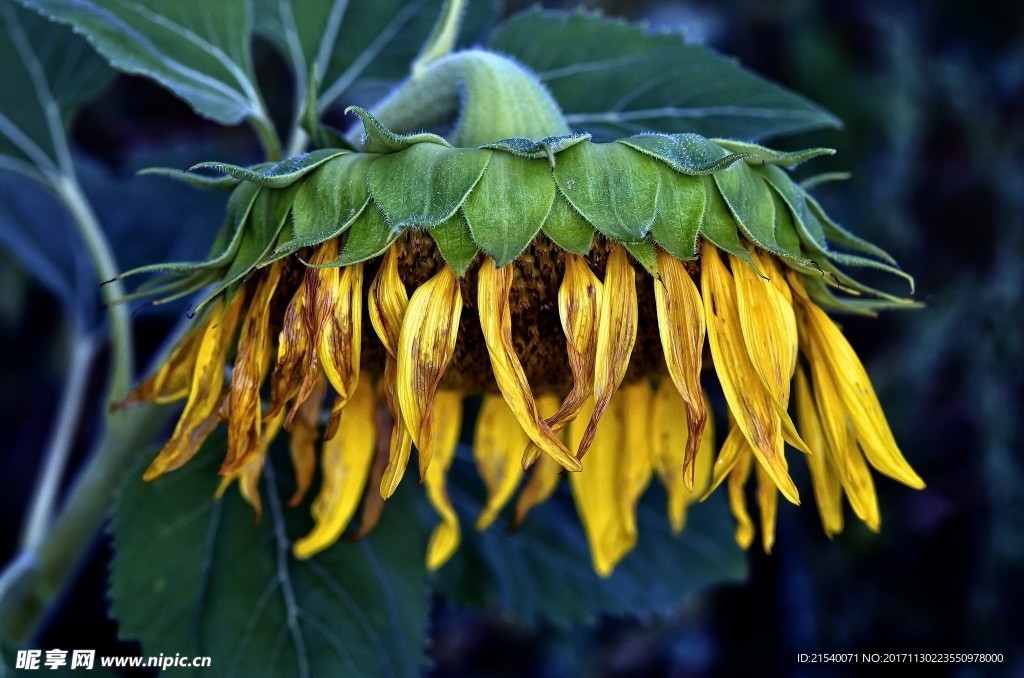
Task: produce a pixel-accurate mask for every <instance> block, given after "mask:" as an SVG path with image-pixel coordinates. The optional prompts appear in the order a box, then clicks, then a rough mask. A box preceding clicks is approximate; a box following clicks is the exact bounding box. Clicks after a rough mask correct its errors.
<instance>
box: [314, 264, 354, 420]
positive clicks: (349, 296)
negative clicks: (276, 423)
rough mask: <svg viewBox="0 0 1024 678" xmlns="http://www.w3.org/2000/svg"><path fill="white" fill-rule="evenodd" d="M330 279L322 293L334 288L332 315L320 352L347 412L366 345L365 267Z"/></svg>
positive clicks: (347, 267) (324, 284) (323, 285)
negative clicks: (364, 345)
mask: <svg viewBox="0 0 1024 678" xmlns="http://www.w3.org/2000/svg"><path fill="white" fill-rule="evenodd" d="M324 270H325V271H334V272H335V275H334V276H331V277H329V278H327V276H325V278H327V280H324V281H323V282H322V284H321V287H320V290H321V292H326V291H327V290H328V284H333V285H334V288H333V289H332V290H330V292H329V293H328V298H329V299H330V303H331V304H332V305H333V309H332V312H331V313H330V315H329V316H328V318H327V321H326V322H325V323H324V326H323V333H322V334H321V335H320V342H319V343H318V344H317V351H318V355H319V357H320V365H321V367H322V368H323V371H324V374H326V375H327V380H328V381H329V382H330V383H331V386H333V387H334V390H335V391H337V393H338V396H339V398H340V400H341V401H342V403H341V405H340V406H337V405H336V407H337V408H338V409H341V408H343V407H344V406H345V405H344V403H345V402H347V400H348V397H349V396H350V395H351V394H352V393H353V392H354V391H355V389H356V385H357V384H358V383H359V355H360V351H361V348H362V344H363V334H362V332H363V265H362V264H355V265H354V266H346V267H345V268H343V269H342V271H341V274H340V275H338V274H337V271H338V269H336V268H334V269H324Z"/></svg>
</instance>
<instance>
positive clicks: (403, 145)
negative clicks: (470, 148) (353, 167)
mask: <svg viewBox="0 0 1024 678" xmlns="http://www.w3.org/2000/svg"><path fill="white" fill-rule="evenodd" d="M345 112H346V113H355V114H356V115H357V116H359V120H360V122H362V123H363V140H362V144H363V150H364V151H365V152H366V153H395V152H396V151H404V150H405V149H407V148H409V147H411V146H415V145H416V144H436V145H438V146H444V147H447V148H451V144H449V143H448V142H447V141H446V140H445V139H444V138H443V137H439V136H437V135H436V134H431V133H429V132H420V133H419V134H395V133H394V132H392V131H391V130H389V129H388V128H387V127H385V126H384V123H382V122H381V121H380V120H378V119H377V118H375V117H373V115H371V114H370V112H369V111H367V110H364V109H362V108H359V107H358V106H350V107H349V108H347V109H346V110H345Z"/></svg>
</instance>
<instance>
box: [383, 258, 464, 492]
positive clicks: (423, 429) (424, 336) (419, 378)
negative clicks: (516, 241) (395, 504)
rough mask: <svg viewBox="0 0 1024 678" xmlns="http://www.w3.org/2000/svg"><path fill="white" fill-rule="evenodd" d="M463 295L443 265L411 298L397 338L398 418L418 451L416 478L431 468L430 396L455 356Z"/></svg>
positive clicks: (456, 280)
mask: <svg viewBox="0 0 1024 678" xmlns="http://www.w3.org/2000/svg"><path fill="white" fill-rule="evenodd" d="M461 316H462V291H461V289H460V288H459V281H458V279H457V278H456V277H455V274H454V273H453V272H452V270H451V269H450V268H448V267H447V266H443V267H442V268H441V270H440V271H438V272H437V273H436V274H435V275H434V277H433V278H431V279H430V280H428V281H427V282H425V283H424V284H423V285H421V286H420V287H419V288H417V289H416V291H415V292H414V293H413V295H412V298H411V299H410V300H409V306H408V308H407V309H406V313H405V318H404V319H403V320H402V330H401V333H400V334H399V339H398V369H397V372H396V373H395V391H396V393H397V395H398V406H399V410H400V411H401V415H402V416H401V419H402V421H403V422H404V423H405V426H406V428H407V429H408V430H409V434H410V435H411V436H412V439H413V441H414V442H415V443H416V447H417V449H418V450H419V451H420V478H421V479H423V478H425V476H426V471H427V468H428V466H429V464H430V449H431V448H432V445H431V436H432V430H433V425H432V417H431V410H432V407H433V401H434V394H435V392H436V391H437V385H438V383H440V381H441V377H442V376H443V375H444V371H445V369H447V367H448V363H449V362H451V359H452V354H453V353H454V352H455V340H456V339H457V337H458V331H459V318H460V317H461Z"/></svg>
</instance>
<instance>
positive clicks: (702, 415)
mask: <svg viewBox="0 0 1024 678" xmlns="http://www.w3.org/2000/svg"><path fill="white" fill-rule="evenodd" d="M658 275H659V277H658V278H655V279H654V300H655V303H656V304H657V308H658V332H659V334H660V335H661V348H662V351H663V352H664V354H665V363H666V365H667V366H668V373H669V375H670V376H671V377H672V383H673V384H675V387H676V389H677V390H678V391H679V395H680V396H682V399H683V402H684V403H685V405H686V411H685V413H684V416H685V417H686V425H687V428H688V435H687V436H686V450H685V452H686V455H685V462H684V465H683V468H684V469H687V470H688V471H689V472H688V473H686V483H687V485H688V486H690V487H691V488H692V487H693V485H694V474H695V469H694V461H695V460H696V459H697V450H698V449H700V440H701V437H702V434H703V432H704V425H705V423H706V421H707V417H708V414H707V408H706V407H705V405H704V397H703V395H702V392H701V388H700V370H701V360H702V358H703V355H704V336H705V325H704V307H703V305H702V304H701V300H700V293H699V292H698V291H697V286H696V285H694V284H693V280H692V279H691V278H690V274H689V273H687V271H686V267H685V266H684V265H683V262H681V261H679V260H678V259H676V258H675V257H673V256H671V255H670V254H668V253H667V252H665V251H664V250H661V249H659V250H658ZM666 397H667V396H666ZM681 525H682V523H680V526H681ZM680 529H681V527H680Z"/></svg>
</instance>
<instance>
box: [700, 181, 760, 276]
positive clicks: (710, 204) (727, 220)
mask: <svg viewBox="0 0 1024 678" xmlns="http://www.w3.org/2000/svg"><path fill="white" fill-rule="evenodd" d="M701 181H702V182H703V183H704V193H705V195H706V196H707V204H706V206H705V208H704V220H703V221H702V222H701V223H700V234H701V235H702V236H704V237H705V238H707V239H708V240H709V241H710V242H711V244H713V245H714V246H715V247H717V248H718V249H720V250H722V251H723V252H728V253H730V254H734V255H736V256H737V257H740V258H741V259H743V260H745V261H746V262H748V263H749V264H750V265H751V266H753V267H754V268H755V269H756V268H757V266H756V265H754V260H753V259H751V258H750V253H749V252H747V249H746V248H745V247H744V246H743V243H742V242H740V237H739V226H738V225H737V224H736V220H735V219H734V218H733V216H732V213H731V212H730V211H729V206H728V205H726V204H725V200H724V199H723V198H722V194H721V193H719V192H718V187H717V186H716V185H715V182H714V180H713V179H712V178H711V177H701Z"/></svg>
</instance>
